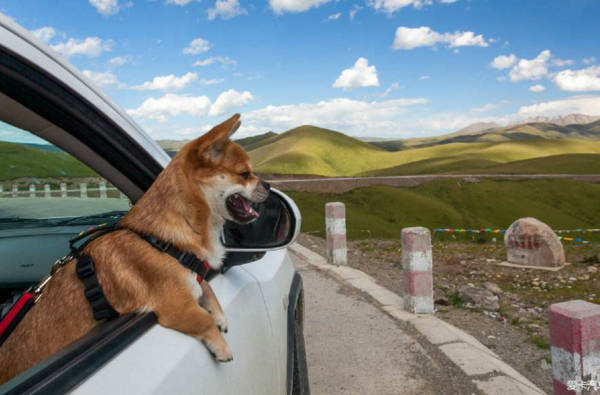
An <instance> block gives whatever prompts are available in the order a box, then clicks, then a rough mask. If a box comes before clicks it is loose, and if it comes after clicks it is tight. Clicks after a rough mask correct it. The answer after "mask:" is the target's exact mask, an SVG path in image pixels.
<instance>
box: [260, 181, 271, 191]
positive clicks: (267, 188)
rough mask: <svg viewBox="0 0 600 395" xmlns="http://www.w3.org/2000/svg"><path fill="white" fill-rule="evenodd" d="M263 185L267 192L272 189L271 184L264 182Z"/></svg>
mask: <svg viewBox="0 0 600 395" xmlns="http://www.w3.org/2000/svg"><path fill="white" fill-rule="evenodd" d="M262 184H263V187H265V189H266V190H267V191H268V190H270V189H271V184H269V183H268V182H266V181H263V182H262Z"/></svg>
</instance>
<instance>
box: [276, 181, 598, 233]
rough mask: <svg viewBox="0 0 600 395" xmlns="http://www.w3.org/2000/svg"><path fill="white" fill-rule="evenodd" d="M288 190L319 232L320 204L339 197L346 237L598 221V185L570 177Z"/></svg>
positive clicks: (305, 223)
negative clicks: (527, 221) (533, 221)
mask: <svg viewBox="0 0 600 395" xmlns="http://www.w3.org/2000/svg"><path fill="white" fill-rule="evenodd" d="M287 193H288V194H289V195H290V196H291V197H292V198H293V199H294V200H295V201H296V203H297V204H298V207H299V208H300V210H301V212H302V231H303V232H311V233H312V234H315V235H317V236H321V237H323V236H324V228H325V208H324V207H325V203H327V202H333V201H341V202H344V203H345V205H346V226H347V235H348V238H349V239H350V240H359V239H368V238H377V239H398V238H399V235H400V230H401V229H402V228H404V227H408V226H425V227H427V228H429V229H432V228H438V227H452V228H469V227H472V228H477V227H490V228H501V229H506V227H508V226H509V225H510V224H511V223H512V222H513V221H514V220H515V219H517V218H521V217H528V216H531V217H535V218H538V219H540V220H541V221H543V222H546V223H547V224H549V225H550V226H551V227H552V228H553V229H573V228H584V227H597V226H598V225H599V223H600V205H599V204H598V200H599V198H600V185H599V184H593V183H586V182H582V181H575V180H569V179H550V180H524V181H499V180H482V181H481V182H478V183H464V182H458V181H456V180H435V181H431V182H427V183H424V184H421V185H419V186H416V187H411V188H394V187H388V186H375V187H368V188H359V189H354V190H352V191H350V192H346V193H343V194H326V193H315V192H292V191H289V192H287Z"/></svg>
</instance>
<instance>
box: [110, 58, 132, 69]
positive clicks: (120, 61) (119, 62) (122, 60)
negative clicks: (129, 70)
mask: <svg viewBox="0 0 600 395" xmlns="http://www.w3.org/2000/svg"><path fill="white" fill-rule="evenodd" d="M131 62H133V58H132V57H131V56H116V57H114V58H111V59H110V60H109V61H108V63H109V64H110V65H111V66H115V67H118V66H123V65H126V64H127V63H131Z"/></svg>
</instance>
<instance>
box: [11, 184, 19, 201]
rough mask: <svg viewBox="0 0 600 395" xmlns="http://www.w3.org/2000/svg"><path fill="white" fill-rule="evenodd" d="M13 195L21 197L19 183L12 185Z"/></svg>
mask: <svg viewBox="0 0 600 395" xmlns="http://www.w3.org/2000/svg"><path fill="white" fill-rule="evenodd" d="M12 197H14V198H16V197H19V186H18V185H17V184H13V186H12Z"/></svg>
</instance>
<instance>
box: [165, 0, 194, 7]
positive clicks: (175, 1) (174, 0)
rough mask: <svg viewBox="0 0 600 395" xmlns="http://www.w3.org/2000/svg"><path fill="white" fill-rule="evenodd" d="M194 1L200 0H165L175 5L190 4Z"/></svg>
mask: <svg viewBox="0 0 600 395" xmlns="http://www.w3.org/2000/svg"><path fill="white" fill-rule="evenodd" d="M194 1H200V0H167V4H175V5H180V6H184V5H188V4H190V3H192V2H194Z"/></svg>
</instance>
